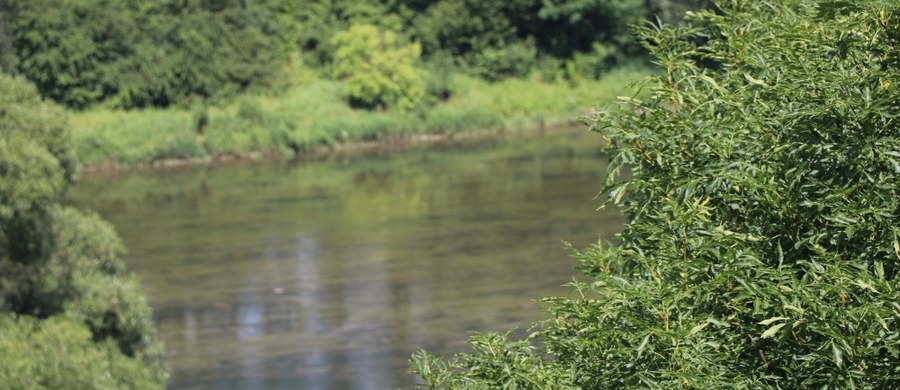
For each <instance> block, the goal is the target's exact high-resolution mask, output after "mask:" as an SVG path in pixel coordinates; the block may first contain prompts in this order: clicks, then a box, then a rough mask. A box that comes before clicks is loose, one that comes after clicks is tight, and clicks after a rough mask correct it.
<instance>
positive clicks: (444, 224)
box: [70, 134, 622, 389]
mask: <svg viewBox="0 0 900 390" xmlns="http://www.w3.org/2000/svg"><path fill="white" fill-rule="evenodd" d="M598 150H599V146H598V137H597V136H595V135H590V134H576V135H552V136H544V137H538V138H528V139H515V140H505V141H500V140H491V141H479V142H477V143H475V142H469V143H468V144H449V145H441V146H429V147H420V148H415V149H413V150H408V151H404V152H402V153H394V154H392V155H391V156H386V155H384V156H383V155H378V154H375V155H369V156H357V157H333V158H331V159H328V160H325V161H315V162H293V163H289V162H271V163H255V164H239V165H230V166H222V167H194V168H188V169H179V170H172V171H164V172H159V171H157V172H135V173H129V174H105V175H92V176H87V177H84V178H82V180H81V183H80V184H79V185H78V187H77V188H75V189H74V191H72V193H71V194H70V195H71V196H70V197H71V199H72V202H73V203H76V204H78V205H80V206H85V207H90V208H93V209H95V210H97V211H98V212H99V213H100V214H101V215H102V216H103V217H105V218H107V219H109V220H110V221H112V222H113V224H115V226H116V228H117V229H118V231H119V233H120V235H121V236H122V238H123V240H124V241H125V244H126V245H127V246H128V248H129V253H128V254H127V255H126V260H127V262H128V264H129V266H130V269H131V270H132V271H134V272H135V273H136V274H137V276H138V277H140V279H141V280H142V283H143V286H144V288H145V290H146V292H147V294H148V299H149V301H150V304H151V306H152V307H153V309H154V315H155V319H156V322H157V324H158V327H159V332H160V336H161V337H162V339H163V340H164V341H165V344H166V347H167V351H168V353H167V361H168V364H169V365H170V367H171V368H172V378H171V380H170V387H171V388H220V389H227V388H249V389H257V388H259V389H263V388H265V389H271V388H292V389H341V388H353V389H391V388H397V387H403V388H409V387H412V385H413V384H414V383H415V378H414V377H413V375H411V374H410V373H409V372H408V363H407V359H408V358H409V356H410V354H412V353H413V352H414V351H416V350H417V349H420V348H426V349H428V350H430V351H432V352H437V353H452V352H457V351H463V350H465V349H466V348H467V345H466V340H467V339H468V337H469V332H470V331H492V330H505V329H508V328H519V329H527V327H528V325H529V324H530V323H531V322H532V321H534V320H537V319H539V318H542V317H543V312H542V311H541V304H540V303H539V302H537V301H536V299H537V298H540V297H541V296H546V295H559V294H565V293H566V292H567V290H566V289H565V288H562V287H560V285H561V284H563V283H566V282H567V281H569V280H571V278H572V276H573V275H575V271H574V267H575V266H576V263H575V261H574V260H572V259H570V258H569V257H567V255H566V253H565V252H564V251H563V250H562V249H561V241H560V240H567V241H570V242H572V243H573V244H575V245H576V246H583V245H586V244H588V243H590V242H593V241H596V239H597V238H598V235H602V236H603V237H605V238H611V237H612V235H613V234H614V233H615V232H616V231H617V230H618V229H619V228H620V226H621V224H622V220H621V219H620V217H619V216H617V215H614V214H612V213H610V212H597V211H595V209H596V205H597V201H596V200H594V199H593V198H594V197H595V195H596V193H597V191H598V190H599V188H600V182H601V178H602V176H603V169H604V164H605V160H606V159H605V157H604V156H602V155H601V154H600V153H599V151H598Z"/></svg>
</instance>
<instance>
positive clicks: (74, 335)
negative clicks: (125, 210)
mask: <svg viewBox="0 0 900 390" xmlns="http://www.w3.org/2000/svg"><path fill="white" fill-rule="evenodd" d="M64 118H65V115H64V112H63V111H62V110H61V109H60V108H58V107H56V106H55V105H53V104H50V103H47V102H44V101H42V100H41V99H40V97H39V96H38V94H37V91H36V90H35V89H34V87H33V86H31V85H30V84H28V83H27V82H25V81H24V80H22V79H16V78H10V77H7V76H0V383H3V385H4V387H5V388H7V387H8V388H28V389H33V388H73V387H74V388H158V387H161V386H162V385H163V383H164V380H165V369H164V367H163V366H162V363H161V360H160V353H161V346H160V344H159V343H158V342H157V341H156V339H155V331H154V329H153V323H152V320H151V318H150V311H149V307H148V306H147V304H146V302H145V301H144V298H143V296H142V295H141V292H140V289H139V287H138V285H137V283H136V281H135V280H134V279H133V278H131V277H129V276H128V275H127V274H126V273H125V271H124V264H123V263H122V261H121V260H120V259H119V254H120V253H121V252H122V245H121V243H120V242H119V240H118V238H117V237H116V234H115V232H114V231H113V229H112V227H111V226H110V225H109V224H107V223H105V222H103V221H102V220H100V219H99V218H98V217H97V216H95V215H91V214H84V213H81V212H79V211H77V210H74V209H72V208H70V207H66V206H63V205H60V204H59V199H60V197H61V196H62V194H63V191H64V190H65V188H66V186H67V185H68V184H69V183H70V181H71V180H72V177H73V174H74V171H73V169H74V164H73V161H72V158H71V156H70V152H69V143H70V140H69V138H68V133H67V130H66V123H65V120H64Z"/></svg>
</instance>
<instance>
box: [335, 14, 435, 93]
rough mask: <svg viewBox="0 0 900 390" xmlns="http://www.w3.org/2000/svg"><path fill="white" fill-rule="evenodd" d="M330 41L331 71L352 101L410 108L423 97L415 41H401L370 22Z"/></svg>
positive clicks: (423, 80)
mask: <svg viewBox="0 0 900 390" xmlns="http://www.w3.org/2000/svg"><path fill="white" fill-rule="evenodd" d="M331 43H332V44H333V45H335V47H336V50H335V53H334V62H335V71H336V73H337V76H338V77H339V78H340V79H341V80H343V82H344V83H345V85H346V88H347V95H348V96H349V97H350V101H351V103H352V104H354V105H356V106H361V107H366V108H388V107H397V108H400V109H412V108H415V107H416V106H417V105H418V104H419V103H420V101H421V100H422V98H424V97H425V79H424V75H423V72H422V70H421V69H419V68H418V67H417V66H416V62H417V61H418V59H419V55H420V54H421V52H422V49H421V47H420V46H419V45H418V44H416V43H411V44H403V43H401V42H400V38H399V37H398V36H397V34H396V33H394V32H392V31H388V30H382V29H379V28H378V27H376V26H373V25H353V26H351V27H350V29H349V30H347V31H343V32H340V33H337V34H335V35H334V37H332V38H331Z"/></svg>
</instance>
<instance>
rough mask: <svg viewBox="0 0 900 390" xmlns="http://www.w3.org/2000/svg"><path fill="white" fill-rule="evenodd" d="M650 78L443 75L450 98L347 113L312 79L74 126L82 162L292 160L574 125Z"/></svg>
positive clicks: (89, 115) (110, 114) (105, 114)
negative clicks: (399, 142) (336, 149)
mask: <svg viewBox="0 0 900 390" xmlns="http://www.w3.org/2000/svg"><path fill="white" fill-rule="evenodd" d="M647 73H648V71H647V70H646V69H645V68H641V67H633V68H622V69H618V70H614V71H611V72H609V73H608V74H606V75H605V76H604V77H603V78H601V79H600V80H582V81H579V82H578V83H570V82H565V81H559V82H552V83H547V82H542V81H536V80H520V79H509V80H505V81H502V82H498V83H488V82H485V81H482V80H478V79H474V78H470V77H466V76H461V75H454V76H451V77H450V78H449V83H450V86H451V88H452V90H453V95H452V96H451V97H450V98H449V99H448V100H446V101H443V102H439V103H437V104H435V105H433V106H431V107H429V108H427V109H423V110H419V111H413V112H403V111H367V110H357V109H353V108H351V107H350V106H349V105H348V104H347V103H346V101H345V99H344V95H343V91H342V89H341V88H342V87H341V84H340V83H338V82H334V81H326V80H316V79H311V80H309V81H308V82H304V83H302V84H301V85H298V86H294V87H291V88H289V89H287V90H286V91H285V92H284V93H282V94H280V95H278V96H265V95H245V96H242V97H239V98H238V99H236V100H234V102H233V103H232V104H230V105H228V106H223V107H209V108H208V109H199V110H198V109H196V108H195V109H193V110H190V109H176V108H170V109H152V110H138V111H118V110H107V109H94V110H89V111H85V112H78V113H75V114H73V115H72V120H71V124H72V128H73V142H74V149H75V153H76V155H77V157H78V159H79V161H81V162H82V164H85V165H88V166H101V165H109V166H129V165H139V164H147V163H152V162H154V161H159V160H169V159H202V158H207V157H222V156H246V155H251V154H260V155H270V154H279V155H286V156H290V155H294V154H297V153H304V152H308V151H311V150H315V149H318V148H321V147H327V146H331V145H336V144H340V143H352V142H366V141H377V140H384V139H393V138H399V137H404V136H413V135H419V134H449V135H454V134H459V133H466V132H474V131H490V130H496V129H504V128H516V127H537V126H543V125H552V124H555V123H560V122H566V121H571V120H574V119H576V118H577V117H578V116H579V115H583V114H586V113H588V112H590V111H591V110H592V109H595V108H597V107H600V106H604V105H607V104H609V103H611V102H612V101H613V100H614V99H615V98H616V96H617V95H622V94H626V93H628V85H629V84H630V83H632V82H634V81H636V80H639V79H640V78H641V77H643V76H644V75H646V74H647ZM204 117H205V119H204ZM204 123H205V124H204ZM201 125H202V126H201ZM200 128H202V135H201V134H200V132H199V131H198V130H199V129H200Z"/></svg>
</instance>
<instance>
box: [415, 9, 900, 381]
mask: <svg viewBox="0 0 900 390" xmlns="http://www.w3.org/2000/svg"><path fill="white" fill-rule="evenodd" d="M687 22H688V23H687V24H686V25H684V26H667V27H661V28H648V29H644V31H643V39H644V40H645V42H646V45H647V49H648V50H649V51H650V52H651V54H652V55H653V57H654V58H655V61H656V62H657V63H658V64H659V66H660V75H658V76H654V77H650V78H648V80H647V82H646V83H645V84H644V85H643V86H644V88H646V89H648V90H649V96H647V97H645V98H638V97H633V98H623V107H622V109H621V110H619V111H616V112H613V113H608V114H599V115H597V116H596V117H594V118H592V119H591V126H592V129H593V130H594V131H597V132H599V133H600V134H602V135H603V136H604V137H605V138H606V139H607V140H608V142H609V145H610V149H609V150H610V152H611V153H612V159H611V162H612V163H611V165H610V174H609V177H608V179H607V182H606V184H607V187H606V192H608V194H609V200H608V201H607V202H606V206H607V207H613V206H615V207H620V208H621V209H622V210H623V211H624V213H625V214H626V216H627V224H626V226H625V228H624V231H623V232H622V233H621V234H620V235H619V236H618V243H616V244H605V245H602V246H601V245H600V244H598V245H595V246H591V247H589V248H586V249H584V250H577V251H574V253H575V256H576V257H577V258H578V259H579V260H580V261H581V264H582V269H583V270H584V272H585V274H586V277H585V278H584V279H583V280H582V281H577V282H574V283H573V284H572V286H573V289H574V290H573V294H572V296H571V297H556V298H549V299H547V302H548V303H549V311H550V313H551V316H550V318H548V319H547V320H546V321H544V322H542V323H541V324H540V326H538V328H537V329H536V331H535V333H534V334H533V335H532V336H531V338H529V339H527V340H520V341H512V340H509V339H508V338H507V337H504V336H503V335H497V334H488V335H480V336H476V337H475V338H473V341H472V348H473V352H472V353H469V354H460V355H458V356H456V357H455V358H454V359H452V360H450V361H444V360H440V359H437V358H435V357H434V356H431V355H429V354H427V353H421V354H419V355H417V356H416V358H415V359H414V360H413V367H414V370H415V371H416V372H417V373H418V374H419V375H421V376H422V377H423V378H424V379H425V380H426V382H427V385H426V386H428V387H432V388H493V387H504V388H553V389H563V388H596V389H605V388H617V389H621V388H670V389H671V388H678V389H709V388H739V389H759V388H765V389H784V388H817V389H818V388H862V389H887V388H897V387H900V304H898V302H900V276H898V271H900V267H898V265H900V125H898V121H897V118H898V117H900V92H898V88H897V82H898V80H900V73H898V71H900V67H898V66H897V65H898V58H900V56H898V54H900V51H898V47H900V46H898V40H900V28H898V26H900V6H898V5H897V4H896V3H895V2H888V1H872V2H859V3H853V2H839V1H833V2H815V1H808V0H791V1H781V2H755V1H754V2H751V1H734V2H722V3H720V4H719V6H718V10H717V11H716V12H713V11H703V12H698V13H691V14H689V16H688V18H687ZM626 171H630V175H626V174H624V172H626Z"/></svg>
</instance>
